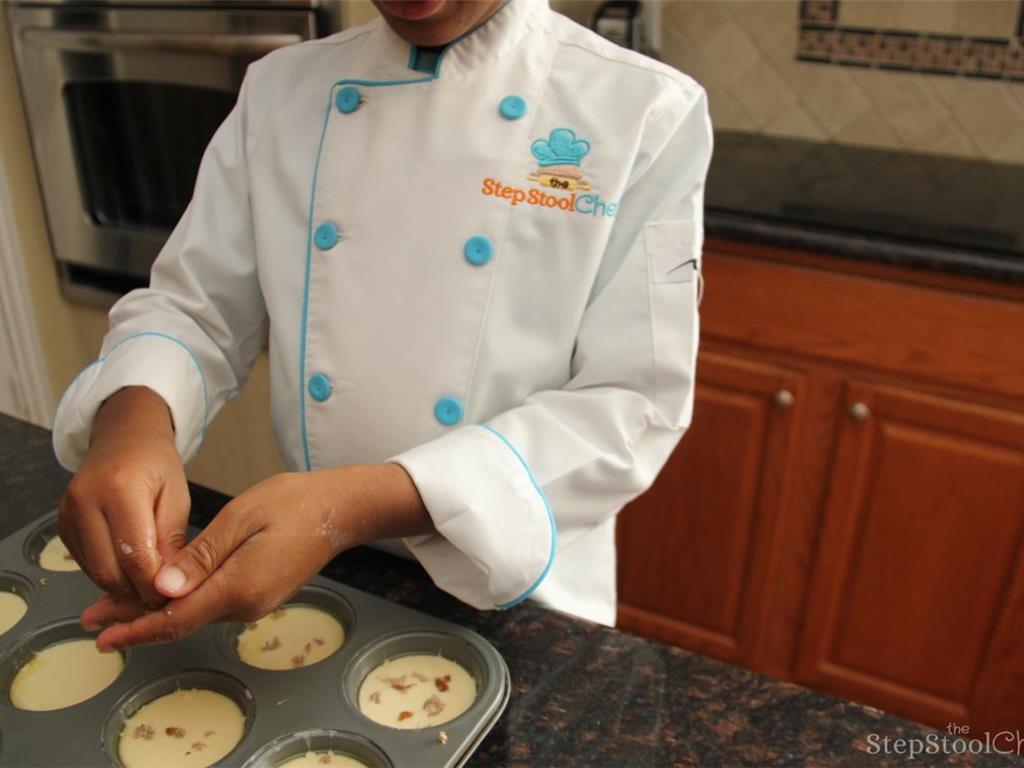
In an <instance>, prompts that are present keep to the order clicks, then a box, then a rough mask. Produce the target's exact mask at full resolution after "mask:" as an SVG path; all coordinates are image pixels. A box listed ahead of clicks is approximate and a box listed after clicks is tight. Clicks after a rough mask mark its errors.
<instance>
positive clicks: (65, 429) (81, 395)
mask: <svg viewBox="0 0 1024 768" xmlns="http://www.w3.org/2000/svg"><path fill="white" fill-rule="evenodd" d="M135 386H141V387H147V388H149V389H151V390H153V391H154V392H156V393H157V394H158V395H160V397H162V398H163V399H164V402H166V403H167V406H168V408H169V409H170V412H171V419H172V421H173V422H174V442H175V446H176V447H177V449H178V453H179V454H180V456H181V458H182V461H183V462H187V461H189V460H190V459H191V458H192V457H193V456H194V455H195V453H196V452H197V451H198V450H199V446H200V445H201V444H202V441H203V438H204V437H205V435H206V418H207V394H206V380H205V378H204V376H203V370H202V368H201V367H200V365H199V361H198V360H197V359H196V357H195V355H193V353H192V351H191V350H190V349H189V348H188V347H187V346H186V345H185V344H184V343H183V342H182V341H180V340H179V339H176V338H174V337H173V336H169V335H166V334H162V333H140V334H136V335H134V336H129V337H127V338H125V339H122V340H121V341H119V342H117V343H116V344H115V345H114V346H113V347H111V348H110V350H109V351H108V352H107V353H106V354H104V355H103V356H101V357H100V358H99V359H98V360H96V361H95V362H93V363H91V364H90V365H88V366H87V367H86V368H85V369H84V370H83V371H82V372H81V373H80V374H78V377H77V378H76V379H75V380H74V381H72V382H71V385H70V386H69V387H68V389H67V391H66V392H65V393H64V396H63V397H62V398H61V401H60V405H58V406H57V413H56V416H55V417H54V426H53V448H54V452H55V453H56V454H57V460H58V461H59V462H60V463H61V465H62V466H63V467H64V468H65V469H68V470H70V471H72V472H74V471H75V470H77V469H78V467H79V466H80V465H81V463H82V460H83V459H84V458H85V454H86V453H87V452H88V450H89V438H90V435H91V434H92V423H93V419H95V417H96V412H97V411H98V410H99V408H100V406H101V405H102V404H103V402H104V401H105V400H106V399H107V398H108V397H110V396H111V395H112V394H114V393H115V392H117V391H118V390H119V389H122V388H123V387H135Z"/></svg>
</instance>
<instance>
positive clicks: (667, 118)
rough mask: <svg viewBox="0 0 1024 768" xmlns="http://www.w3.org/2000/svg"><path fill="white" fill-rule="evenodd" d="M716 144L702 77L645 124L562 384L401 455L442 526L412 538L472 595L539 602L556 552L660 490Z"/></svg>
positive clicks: (688, 355)
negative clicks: (657, 482)
mask: <svg viewBox="0 0 1024 768" xmlns="http://www.w3.org/2000/svg"><path fill="white" fill-rule="evenodd" d="M676 95H679V94H676ZM711 145H712V136H711V124H710V120H709V118H708V112H707V101H706V97H705V95H704V92H703V91H702V90H701V89H700V88H699V86H696V85H695V84H694V85H692V86H690V87H688V88H686V89H685V90H684V91H683V93H682V98H681V99H678V100H674V101H673V102H672V104H671V105H669V106H667V107H665V108H664V109H663V110H662V111H661V112H660V113H659V114H658V115H656V116H655V117H652V118H650V119H649V120H648V126H647V129H646V131H645V137H644V139H643V140H642V142H641V147H640V149H639V152H638V154H637V158H636V161H635V165H634V168H633V172H632V174H631V176H630V181H629V183H628V186H627V189H626V192H625V193H624V195H623V197H622V200H621V207H620V209H619V211H618V214H617V219H616V223H615V225H614V227H613V229H612V233H611V235H610V239H609V243H608V246H607V250H606V252H605V254H604V257H603V259H602V263H601V267H600V269H599V271H598V274H597V277H596V280H595V282H594V287H593V290H592V292H591V295H590V299H589V303H588V305H587V309H586V310H585V313H584V315H583V318H582V321H581V324H580V327H579V332H578V335H577V339H576V348H575V352H574V355H573V359H572V365H571V373H570V375H571V378H570V380H569V381H568V382H567V383H566V384H565V385H564V386H563V387H562V388H561V389H555V390H545V391H540V392H536V393H534V394H532V395H530V396H529V397H527V398H526V400H525V402H524V403H523V404H522V405H521V406H519V407H516V408H512V409H511V410H508V411H505V412H503V413H500V414H498V415H497V416H495V417H494V418H492V419H490V420H488V421H487V422H486V423H484V424H479V425H470V426H465V427H462V428H459V429H457V430H455V431H452V432H449V433H448V434H446V435H444V436H443V437H440V438H438V439H436V440H433V441H431V442H428V443H426V444H423V445H420V446H417V447H415V448H413V449H411V450H408V451H406V452H404V453H402V454H400V455H398V456H396V457H394V458H393V461H395V462H397V463H399V464H401V465H402V466H403V467H404V468H405V469H406V470H407V471H408V472H409V474H410V475H411V477H412V478H413V481H414V482H415V484H416V486H417V488H418V489H419V491H420V494H421V496H422V498H423V501H424V503H425V505H426V507H427V509H428V511H429V513H430V516H431V518H432V519H433V522H434V524H435V527H436V530H437V534H436V535H428V536H420V537H416V538H409V539H406V544H407V546H409V548H410V549H411V550H412V552H413V554H414V555H415V556H416V557H417V559H419V560H420V562H421V563H422V564H423V566H424V567H425V568H426V570H427V571H428V572H429V573H430V575H431V576H432V578H433V579H434V581H435V582H436V583H437V584H438V586H440V587H441V588H443V589H445V590H447V591H448V592H450V593H452V594H454V595H455V596H456V597H458V598H460V599H461V600H463V601H465V602H467V603H469V604H471V605H473V606H476V607H478V608H493V607H497V608H505V607H509V606H511V605H514V604H516V603H518V602H519V601H521V600H523V599H525V598H526V597H528V596H529V595H530V594H531V593H532V592H533V591H534V590H535V589H536V588H537V587H538V586H539V585H540V583H541V582H542V581H543V579H544V577H545V576H546V575H547V572H548V571H549V569H550V568H551V565H552V562H553V560H554V558H555V556H556V553H557V550H558V548H559V547H563V548H564V547H566V546H569V545H571V543H572V542H573V541H574V540H575V539H577V538H579V537H580V536H581V535H583V534H585V533H586V532H588V531H590V530H592V529H594V528H595V527H596V526H598V525H600V524H601V523H602V522H604V521H606V520H607V519H608V518H609V517H611V516H613V515H615V514H616V513H617V511H618V510H619V509H620V508H621V507H622V506H623V505H624V504H626V503H627V502H628V501H630V500H631V499H633V498H634V497H636V496H638V495H639V494H640V493H642V492H643V491H644V490H646V489H647V488H648V487H649V486H650V485H651V483H652V482H653V481H654V478H655V477H656V476H657V474H658V472H659V471H660V469H661V467H662V465H663V464H664V463H665V461H666V460H667V459H668V457H669V455H670V454H671V452H672V450H673V448H674V447H675V445H676V443H677V442H678V441H679V438H680V437H681V436H682V434H683V431H684V430H685V429H686V428H687V427H688V426H689V423H690V418H691V413H692V409H693V395H694V369H695V364H696V352H697V337H698V315H697V289H698V283H699V275H700V258H701V242H702V231H703V227H702V209H703V197H704V195H703V191H704V180H705V176H706V174H707V169H708V164H709V162H710V158H711Z"/></svg>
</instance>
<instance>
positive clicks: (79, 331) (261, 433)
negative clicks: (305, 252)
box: [0, 13, 283, 493]
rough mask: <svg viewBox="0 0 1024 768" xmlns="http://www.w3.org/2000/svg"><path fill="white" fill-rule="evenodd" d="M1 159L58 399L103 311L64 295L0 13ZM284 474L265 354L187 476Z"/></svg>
mask: <svg viewBox="0 0 1024 768" xmlns="http://www.w3.org/2000/svg"><path fill="white" fill-rule="evenodd" d="M0 157H2V160H3V166H4V168H6V170H7V174H8V184H9V186H10V189H11V195H12V197H13V198H14V208H15V210H14V218H15V222H16V232H15V238H16V240H17V242H18V244H19V246H20V248H21V251H22V256H23V259H24V263H25V269H26V277H27V281H28V285H29V291H30V293H31V301H32V305H33V307H34V308H35V310H36V316H37V319H38V323H39V335H40V337H41V338H42V341H43V346H44V350H43V351H44V354H45V357H46V364H47V368H48V372H49V375H50V382H51V385H52V388H53V392H54V397H55V401H56V399H58V398H59V397H60V394H61V393H62V392H63V391H64V388H65V387H66V386H67V384H68V382H70V381H71V379H72V378H73V377H74V375H75V374H76V373H78V371H79V370H81V368H82V367H83V366H85V365H86V364H87V363H88V362H89V361H91V360H92V359H93V358H95V357H96V354H97V352H98V350H99V347H100V341H101V339H102V338H103V334H104V333H105V332H106V327H107V321H106V313H105V312H104V311H102V310H98V309H95V308H93V307H88V306H84V305H81V304H77V303H74V302H71V301H68V300H67V299H65V298H64V297H63V296H62V295H61V293H60V288H59V285H58V280H57V271H56V267H55V266H54V262H53V255H52V251H51V249H50V240H49V236H48V235H47V231H46V223H45V220H44V218H43V208H42V201H41V199H40V196H39V187H38V182H37V179H36V174H35V166H34V164H33V160H32V155H31V148H30V145H29V139H28V132H27V129H26V126H25V121H24V113H23V110H22V107H21V99H20V94H19V92H18V84H17V80H16V77H15V70H14V62H13V60H12V58H11V51H10V42H9V38H8V35H7V26H6V17H5V16H4V14H3V13H0ZM282 469H283V465H282V464H281V461H280V459H279V457H278V451H277V448H276V446H275V444H274V440H273V436H272V433H271V429H270V419H269V391H268V384H267V361H266V355H265V354H264V355H262V356H261V357H260V360H259V361H258V363H257V365H256V368H255V370H254V371H253V375H252V378H251V380H250V381H249V384H248V386H247V387H246V388H245V391H244V392H243V393H242V395H241V396H240V397H239V398H237V399H236V400H235V401H233V402H231V403H229V404H228V405H227V406H226V407H225V409H224V410H223V412H222V413H221V415H220V416H219V417H218V418H217V420H216V421H215V422H214V423H213V425H212V427H211V429H210V430H209V432H208V434H207V438H206V443H205V444H204V445H203V448H202V450H201V451H200V452H199V455H198V456H197V457H196V459H195V460H194V461H193V462H192V463H191V464H190V465H189V468H188V471H189V477H190V478H191V479H193V480H195V481H197V482H200V483H203V484H204V485H208V486H211V487H213V488H217V489H219V490H223V491H226V492H228V493H238V492H239V491H241V490H243V489H244V488H246V487H248V486H249V485H251V484H252V483H253V482H255V481H257V480H259V479H260V478H263V477H266V476H268V475H270V474H272V473H274V472H278V471H280V470H282Z"/></svg>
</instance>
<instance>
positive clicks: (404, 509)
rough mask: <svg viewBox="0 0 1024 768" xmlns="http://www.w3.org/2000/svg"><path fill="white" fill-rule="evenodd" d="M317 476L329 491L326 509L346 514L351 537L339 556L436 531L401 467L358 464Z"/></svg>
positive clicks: (344, 522) (340, 548) (345, 519)
mask: <svg viewBox="0 0 1024 768" xmlns="http://www.w3.org/2000/svg"><path fill="white" fill-rule="evenodd" d="M314 474H317V475H320V476H321V477H320V480H322V481H323V484H324V487H325V488H326V494H327V499H326V504H325V506H324V508H325V509H329V510H332V511H334V510H337V511H338V512H340V513H342V514H343V518H344V520H343V524H344V526H345V529H346V532H347V534H348V535H347V536H346V537H345V538H346V540H347V541H345V542H342V543H340V544H339V546H338V551H339V552H340V551H341V550H343V549H348V548H349V547H352V546H358V545H361V544H366V543H368V542H371V541H376V540H378V539H393V538H402V537H405V536H420V535H424V534H428V533H430V532H432V531H433V530H434V526H433V522H432V521H431V519H430V515H429V514H428V512H427V510H426V507H425V506H424V504H423V500H422V499H421V498H420V495H419V491H418V490H417V489H416V485H415V483H413V481H412V478H411V477H410V476H409V474H408V473H407V472H406V471H405V469H403V468H402V467H401V466H400V465H398V464H354V465H350V466H346V467H339V468H337V469H329V470H321V471H319V472H316V473H314Z"/></svg>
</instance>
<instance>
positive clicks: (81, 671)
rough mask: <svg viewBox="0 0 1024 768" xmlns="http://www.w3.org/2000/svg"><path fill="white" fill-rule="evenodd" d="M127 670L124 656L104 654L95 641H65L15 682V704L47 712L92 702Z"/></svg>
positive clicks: (27, 667) (49, 648)
mask: <svg viewBox="0 0 1024 768" xmlns="http://www.w3.org/2000/svg"><path fill="white" fill-rule="evenodd" d="M123 669H124V658H123V657H122V656H121V654H120V653H100V652H99V651H98V650H97V649H96V643H95V641H93V640H92V639H81V640H65V641H63V642H60V643H54V644H53V645H50V646H47V647H46V648H44V649H43V650H41V651H40V652H39V653H37V654H36V655H35V656H34V657H32V659H30V660H29V661H28V662H27V663H26V664H25V665H24V666H22V667H21V669H19V670H18V672H17V674H15V676H14V680H13V681H12V682H11V691H10V696H11V704H13V705H14V706H15V707H16V708H18V709H27V710H32V711H36V712H44V711H49V710H53V709H63V708H64V707H70V706H71V705H73V704H78V703H79V702H82V701H85V700H86V699H91V698H92V697H93V696H95V695H96V694H98V693H99V692H100V691H102V690H104V689H105V688H107V686H109V685H110V684H111V683H113V682H114V680H116V679H117V676H118V675H120V674H121V670H123Z"/></svg>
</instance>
